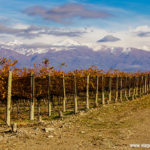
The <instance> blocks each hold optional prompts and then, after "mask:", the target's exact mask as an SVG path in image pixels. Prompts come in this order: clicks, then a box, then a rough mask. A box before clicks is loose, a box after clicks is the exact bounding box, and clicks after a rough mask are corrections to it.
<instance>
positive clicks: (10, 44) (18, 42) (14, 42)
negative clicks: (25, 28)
mask: <svg viewBox="0 0 150 150" xmlns="http://www.w3.org/2000/svg"><path fill="white" fill-rule="evenodd" d="M5 44H6V45H8V46H17V45H22V44H23V43H22V42H20V41H17V40H14V41H11V42H8V43H5Z"/></svg>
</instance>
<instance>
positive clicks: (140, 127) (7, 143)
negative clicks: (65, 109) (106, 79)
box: [0, 96, 150, 150]
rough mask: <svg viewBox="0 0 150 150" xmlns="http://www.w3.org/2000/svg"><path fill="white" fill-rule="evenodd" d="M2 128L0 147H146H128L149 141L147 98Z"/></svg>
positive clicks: (89, 149) (25, 149) (97, 149)
mask: <svg viewBox="0 0 150 150" xmlns="http://www.w3.org/2000/svg"><path fill="white" fill-rule="evenodd" d="M6 130H7V129H6V128H4V127H0V150H6V149H7V150H109V149H110V150H113V149H114V150H130V149H134V150H135V149H138V150H141V149H150V147H149V148H131V147H130V144H150V98H149V96H145V97H143V98H142V99H137V100H134V101H130V102H123V103H117V104H110V105H106V106H103V107H99V108H96V109H91V110H90V111H88V112H81V113H80V114H78V115H72V116H68V117H67V118H64V120H55V121H51V122H43V123H41V124H36V125H30V127H29V126H19V127H18V131H17V133H11V132H4V131H6ZM45 130H48V131H47V132H46V131H45ZM132 146H135V145H132ZM137 146H138V145H137ZM142 146H144V145H142ZM145 146H148V145H145ZM149 146H150V145H149Z"/></svg>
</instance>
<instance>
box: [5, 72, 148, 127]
mask: <svg viewBox="0 0 150 150" xmlns="http://www.w3.org/2000/svg"><path fill="white" fill-rule="evenodd" d="M99 78H100V77H99V76H97V77H96V95H95V107H97V106H98V105H99V101H98V100H99ZM119 79H120V82H119ZM86 80H87V85H86V106H85V107H86V109H87V110H88V109H89V108H90V103H89V83H90V76H89V75H88V76H87V79H86ZM122 80H123V78H122V77H116V83H115V84H116V87H115V100H114V102H115V103H116V102H118V100H119V101H120V102H122V99H123V87H122V86H123V84H122V82H123V81H122ZM131 80H134V82H133V84H134V85H133V87H132V88H131V84H130V83H131ZM127 82H129V84H128V87H127ZM141 83H142V84H141ZM143 83H144V84H143ZM50 84H51V83H50V75H49V76H48V116H51V111H52V107H51V97H50ZM119 84H120V85H119ZM101 85H102V86H101V87H102V89H101V104H103V105H105V104H106V103H107V104H109V103H112V77H109V81H108V100H107V101H106V98H105V92H106V91H105V87H104V85H105V77H104V76H101ZM119 87H120V88H119ZM149 88H150V82H149V83H148V76H141V82H140V84H139V78H138V77H134V78H132V79H131V78H130V77H126V78H125V89H124V97H125V99H126V100H129V98H131V99H135V98H136V97H137V96H139V97H141V96H142V95H143V94H145V93H148V91H149ZM11 89H12V71H9V77H8V95H7V115H6V122H7V125H8V126H10V119H11V118H10V114H11ZM132 89H133V90H132ZM131 90H132V92H133V93H132V96H131ZM66 100H67V97H66V87H65V76H64V75H63V112H66ZM34 103H35V78H34V75H33V74H31V100H30V114H29V118H30V120H34ZM38 112H39V114H40V107H39V110H38ZM74 113H75V114H76V113H78V96H77V79H76V76H74ZM39 116H40V115H39Z"/></svg>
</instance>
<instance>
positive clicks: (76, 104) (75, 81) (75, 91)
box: [74, 75, 78, 114]
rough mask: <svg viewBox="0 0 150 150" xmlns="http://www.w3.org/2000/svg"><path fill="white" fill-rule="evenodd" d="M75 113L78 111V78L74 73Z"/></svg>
mask: <svg viewBox="0 0 150 150" xmlns="http://www.w3.org/2000/svg"><path fill="white" fill-rule="evenodd" d="M74 113H75V114H76V113H78V99H77V79H76V76H75V75H74Z"/></svg>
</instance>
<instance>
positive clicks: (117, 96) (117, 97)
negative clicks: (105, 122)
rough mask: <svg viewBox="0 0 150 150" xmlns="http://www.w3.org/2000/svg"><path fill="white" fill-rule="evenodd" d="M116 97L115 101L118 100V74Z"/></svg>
mask: <svg viewBox="0 0 150 150" xmlns="http://www.w3.org/2000/svg"><path fill="white" fill-rule="evenodd" d="M115 92H116V95H115V96H116V97H115V103H117V101H118V76H116V91H115Z"/></svg>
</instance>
